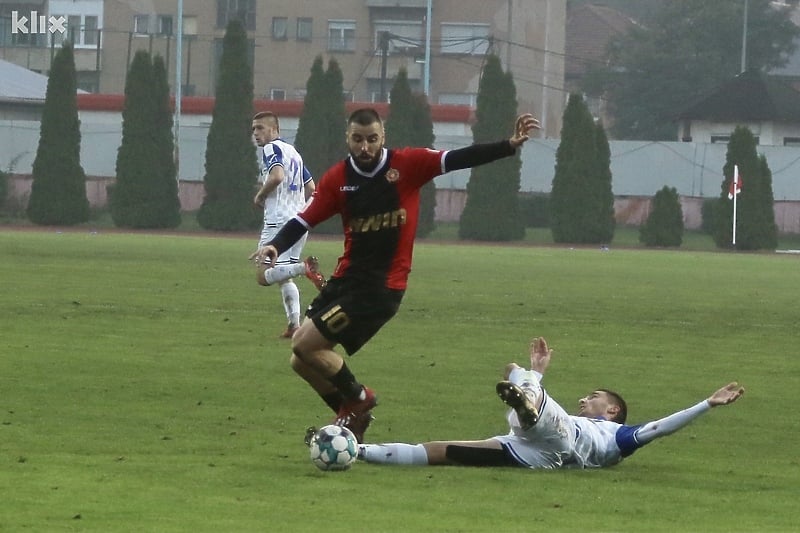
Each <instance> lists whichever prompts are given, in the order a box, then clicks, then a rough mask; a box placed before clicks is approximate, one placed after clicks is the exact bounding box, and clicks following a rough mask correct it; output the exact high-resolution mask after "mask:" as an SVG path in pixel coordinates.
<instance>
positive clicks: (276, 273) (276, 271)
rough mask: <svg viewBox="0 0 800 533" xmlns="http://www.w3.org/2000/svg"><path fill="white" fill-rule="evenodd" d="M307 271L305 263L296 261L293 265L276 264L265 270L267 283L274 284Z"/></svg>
mask: <svg viewBox="0 0 800 533" xmlns="http://www.w3.org/2000/svg"><path fill="white" fill-rule="evenodd" d="M305 273H306V264H305V263H294V264H291V265H275V266H274V267H272V268H268V269H266V270H265V271H264V279H265V280H266V282H267V285H274V284H276V283H280V282H282V281H286V280H289V279H292V278H296V277H297V276H302V275H304V274H305Z"/></svg>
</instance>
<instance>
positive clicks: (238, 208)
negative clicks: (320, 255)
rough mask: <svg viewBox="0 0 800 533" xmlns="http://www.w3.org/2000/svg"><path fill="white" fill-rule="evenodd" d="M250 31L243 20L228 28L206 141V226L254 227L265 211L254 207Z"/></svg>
mask: <svg viewBox="0 0 800 533" xmlns="http://www.w3.org/2000/svg"><path fill="white" fill-rule="evenodd" d="M248 46H249V43H248V40H247V33H246V32H245V30H244V27H243V26H242V23H241V22H240V21H239V20H231V21H230V22H229V23H228V26H227V28H226V30H225V37H224V40H223V45H222V58H221V59H220V68H219V77H218V78H217V86H216V99H215V103H214V111H213V113H212V117H211V126H210V128H209V130H208V138H207V141H206V164H205V170H206V172H205V176H204V177H203V183H204V186H205V197H204V198H203V204H202V206H201V207H200V210H199V211H198V213H197V221H198V222H199V224H200V226H201V227H203V228H206V229H214V230H223V231H235V230H242V229H247V228H255V227H257V226H258V224H259V223H260V221H261V213H258V212H257V210H256V209H254V208H253V195H254V194H255V191H256V186H257V183H258V161H257V157H256V148H255V145H254V144H253V140H252V135H251V132H250V125H251V122H252V118H253V75H252V71H251V69H250V65H249V63H248V57H249V54H248Z"/></svg>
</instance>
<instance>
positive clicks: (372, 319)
mask: <svg viewBox="0 0 800 533" xmlns="http://www.w3.org/2000/svg"><path fill="white" fill-rule="evenodd" d="M404 294H405V291H403V290H393V289H387V288H385V287H375V286H374V285H371V286H363V285H360V284H358V283H356V282H354V281H352V280H348V279H342V278H331V279H330V280H328V283H327V284H326V285H325V287H324V288H323V289H322V292H320V293H319V295H318V296H317V297H316V298H314V301H313V302H311V305H309V306H308V310H307V311H306V316H307V317H309V318H310V319H311V320H313V321H314V325H315V326H317V329H318V330H319V331H320V333H322V335H323V336H324V337H325V338H326V339H328V340H329V341H332V342H335V343H337V344H341V345H342V347H343V348H344V349H345V350H346V351H347V354H348V355H353V354H354V353H356V352H357V351H358V350H359V349H360V348H361V347H362V346H364V344H365V343H366V342H367V341H368V340H370V339H371V338H372V337H373V335H375V334H376V333H377V332H378V330H379V329H381V328H382V327H383V325H384V324H386V323H387V322H388V321H389V320H390V319H391V318H392V317H393V316H394V315H395V314H396V313H397V310H398V309H400V302H401V301H402V300H403V295H404Z"/></svg>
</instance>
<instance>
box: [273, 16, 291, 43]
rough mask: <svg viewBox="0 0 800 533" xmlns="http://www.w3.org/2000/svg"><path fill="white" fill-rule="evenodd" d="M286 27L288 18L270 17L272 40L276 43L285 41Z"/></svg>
mask: <svg viewBox="0 0 800 533" xmlns="http://www.w3.org/2000/svg"><path fill="white" fill-rule="evenodd" d="M287 26H289V19H288V18H286V17H272V38H273V39H274V40H276V41H285V40H286V39H287V38H288V32H287Z"/></svg>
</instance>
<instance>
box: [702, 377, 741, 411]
mask: <svg viewBox="0 0 800 533" xmlns="http://www.w3.org/2000/svg"><path fill="white" fill-rule="evenodd" d="M742 394H744V387H740V386H739V384H738V383H736V382H735V381H734V382H733V383H728V384H727V385H725V386H724V387H722V388H721V389H719V390H718V391H717V392H715V393H714V394H712V395H711V396H710V397H709V398H708V403H709V404H710V405H711V407H716V406H718V405H728V404H729V403H733V402H735V401H736V400H738V399H739V397H740V396H741V395H742Z"/></svg>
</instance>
